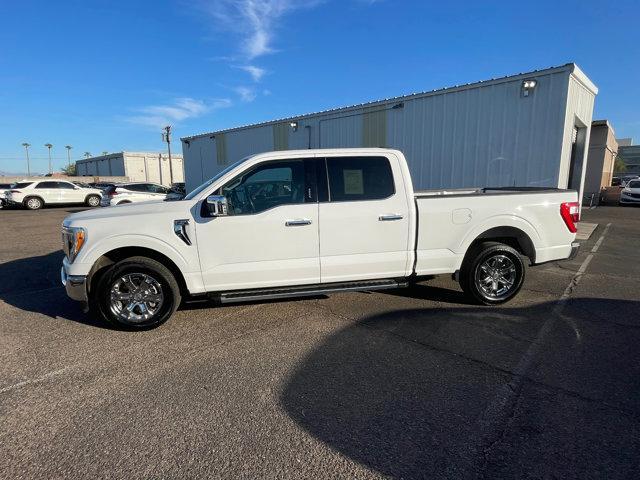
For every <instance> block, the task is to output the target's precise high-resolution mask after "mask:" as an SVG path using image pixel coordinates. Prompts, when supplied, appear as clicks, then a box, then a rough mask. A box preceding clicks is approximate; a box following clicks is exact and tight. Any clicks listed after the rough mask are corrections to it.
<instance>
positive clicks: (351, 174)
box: [343, 170, 364, 195]
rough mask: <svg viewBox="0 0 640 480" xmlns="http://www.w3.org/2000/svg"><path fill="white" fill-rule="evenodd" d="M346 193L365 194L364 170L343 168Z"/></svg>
mask: <svg viewBox="0 0 640 480" xmlns="http://www.w3.org/2000/svg"><path fill="white" fill-rule="evenodd" d="M343 175H344V193H345V195H363V194H364V178H363V175H362V170H343Z"/></svg>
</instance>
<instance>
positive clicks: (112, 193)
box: [109, 190, 118, 197]
mask: <svg viewBox="0 0 640 480" xmlns="http://www.w3.org/2000/svg"><path fill="white" fill-rule="evenodd" d="M115 195H118V192H116V191H115V190H114V191H113V192H109V196H110V197H113V196H115Z"/></svg>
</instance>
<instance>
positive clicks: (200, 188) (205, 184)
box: [184, 157, 251, 200]
mask: <svg viewBox="0 0 640 480" xmlns="http://www.w3.org/2000/svg"><path fill="white" fill-rule="evenodd" d="M249 158H251V157H244V158H243V159H242V160H239V161H237V162H236V163H233V164H231V165H229V166H228V167H227V168H225V169H224V170H222V171H220V172H218V173H217V175H216V176H215V177H213V178H211V179H209V180H207V181H206V182H204V183H203V184H202V185H200V186H199V187H198V188H196V189H195V190H192V191H191V192H190V193H189V195H187V196H186V197H184V200H191V199H192V198H194V197H197V196H198V195H200V193H202V191H203V190H204V189H205V188H207V187H208V186H209V185H211V184H212V183H213V182H215V181H216V180H218V179H219V178H221V177H223V176H224V175H226V174H227V173H229V172H230V171H231V170H233V169H234V168H236V167H237V166H238V165H240V164H241V163H242V162H244V161H246V160H248V159H249Z"/></svg>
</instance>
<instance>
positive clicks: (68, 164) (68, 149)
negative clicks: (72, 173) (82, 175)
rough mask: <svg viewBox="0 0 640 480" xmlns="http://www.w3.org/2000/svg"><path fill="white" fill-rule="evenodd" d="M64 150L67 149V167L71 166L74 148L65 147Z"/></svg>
mask: <svg viewBox="0 0 640 480" xmlns="http://www.w3.org/2000/svg"><path fill="white" fill-rule="evenodd" d="M64 148H66V149H67V166H68V167H70V166H71V149H72V148H73V147H72V146H71V145H65V146H64Z"/></svg>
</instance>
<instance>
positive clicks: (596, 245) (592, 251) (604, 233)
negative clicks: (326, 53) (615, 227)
mask: <svg viewBox="0 0 640 480" xmlns="http://www.w3.org/2000/svg"><path fill="white" fill-rule="evenodd" d="M610 226H611V224H610V223H607V226H606V227H604V231H603V232H602V235H600V238H599V239H598V241H597V242H596V244H595V245H594V246H593V248H592V249H591V253H596V252H597V251H598V249H599V248H600V245H602V241H603V240H604V236H605V235H606V234H607V232H608V231H609V227H610Z"/></svg>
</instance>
